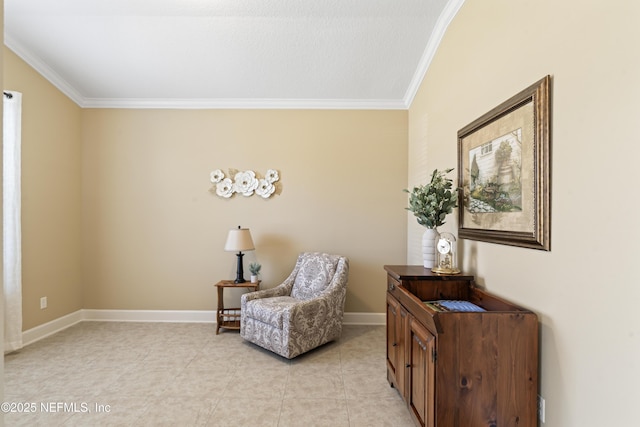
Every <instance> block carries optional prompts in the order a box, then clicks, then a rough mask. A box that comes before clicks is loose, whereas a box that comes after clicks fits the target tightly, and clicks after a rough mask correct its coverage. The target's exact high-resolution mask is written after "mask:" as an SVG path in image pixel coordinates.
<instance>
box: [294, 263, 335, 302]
mask: <svg viewBox="0 0 640 427" xmlns="http://www.w3.org/2000/svg"><path fill="white" fill-rule="evenodd" d="M339 260H340V257H338V256H331V255H329V254H320V253H314V254H308V255H307V257H306V258H305V259H304V261H303V263H302V265H301V266H300V270H299V271H298V275H297V276H296V279H295V282H294V283H293V289H292V290H291V296H292V297H294V298H296V299H299V300H305V301H306V300H310V299H312V298H317V297H319V296H320V295H321V294H322V292H323V291H324V290H325V289H326V288H327V286H329V284H330V283H331V279H332V278H333V276H334V274H335V272H336V268H337V265H338V261H339Z"/></svg>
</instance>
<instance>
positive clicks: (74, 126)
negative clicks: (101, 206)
mask: <svg viewBox="0 0 640 427" xmlns="http://www.w3.org/2000/svg"><path fill="white" fill-rule="evenodd" d="M4 88H5V89H8V90H15V91H18V92H22V94H23V98H22V266H23V267H22V300H23V304H22V305H23V330H27V329H30V328H33V327H35V326H37V325H40V324H43V323H46V322H48V321H51V320H53V319H57V318H59V317H61V316H64V315H65V314H69V313H72V312H74V311H77V310H79V309H81V308H82V283H81V266H80V255H81V247H80V245H81V240H80V230H81V228H80V212H81V211H80V208H81V205H80V171H81V169H80V148H81V144H80V125H81V122H80V119H81V114H80V113H81V109H80V108H79V107H78V106H77V105H76V104H75V103H73V102H72V101H70V100H69V98H67V97H66V96H64V95H63V94H62V93H61V92H60V91H58V90H57V89H56V88H55V87H53V86H52V85H51V84H50V83H49V82H48V81H47V80H45V79H44V78H43V77H42V76H41V75H40V74H38V73H37V72H35V71H34V70H33V69H32V68H31V67H29V66H28V65H27V64H25V63H24V61H22V60H21V59H20V58H18V57H17V56H16V55H15V54H14V53H13V52H11V51H10V50H9V49H7V48H4ZM44 296H46V297H47V299H48V308H47V309H45V310H41V309H40V298H41V297H44Z"/></svg>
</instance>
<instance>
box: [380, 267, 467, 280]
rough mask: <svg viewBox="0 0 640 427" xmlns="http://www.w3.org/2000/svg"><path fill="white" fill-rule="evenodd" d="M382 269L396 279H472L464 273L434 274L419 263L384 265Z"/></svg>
mask: <svg viewBox="0 0 640 427" xmlns="http://www.w3.org/2000/svg"><path fill="white" fill-rule="evenodd" d="M384 269H385V270H386V271H387V273H388V274H389V275H390V276H392V277H393V278H395V279H397V280H408V279H414V280H447V279H449V280H473V276H470V275H466V274H436V273H433V272H432V271H431V270H430V269H428V268H424V267H423V266H421V265H385V266H384Z"/></svg>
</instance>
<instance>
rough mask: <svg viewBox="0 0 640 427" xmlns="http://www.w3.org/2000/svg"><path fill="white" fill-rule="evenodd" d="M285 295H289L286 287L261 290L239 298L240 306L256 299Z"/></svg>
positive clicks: (279, 286) (280, 286)
mask: <svg viewBox="0 0 640 427" xmlns="http://www.w3.org/2000/svg"><path fill="white" fill-rule="evenodd" d="M285 295H289V289H288V287H287V286H285V285H284V284H282V285H278V286H276V287H275V288H271V289H263V290H261V291H255V292H247V293H246V294H242V296H241V297H240V298H241V302H242V304H243V305H244V304H245V303H247V302H249V301H251V300H254V299H258V298H271V297H281V296H285Z"/></svg>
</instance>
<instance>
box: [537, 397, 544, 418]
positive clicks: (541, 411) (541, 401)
mask: <svg viewBox="0 0 640 427" xmlns="http://www.w3.org/2000/svg"><path fill="white" fill-rule="evenodd" d="M538 419H539V420H540V421H541V422H542V423H544V398H543V397H542V396H540V395H538Z"/></svg>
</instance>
